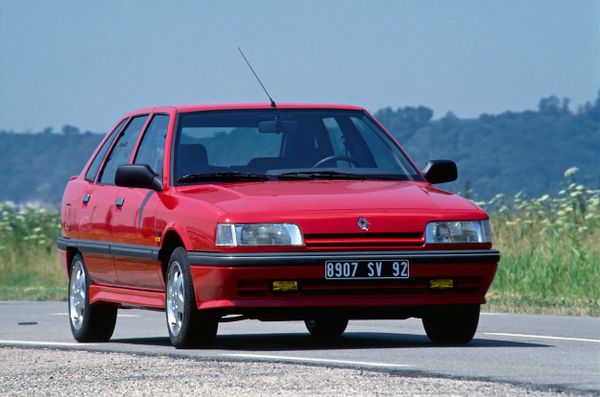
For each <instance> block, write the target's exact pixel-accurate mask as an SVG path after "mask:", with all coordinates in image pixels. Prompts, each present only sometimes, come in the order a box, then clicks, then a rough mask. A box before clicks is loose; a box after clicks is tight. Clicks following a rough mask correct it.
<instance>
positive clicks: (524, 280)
mask: <svg viewBox="0 0 600 397" xmlns="http://www.w3.org/2000/svg"><path fill="white" fill-rule="evenodd" d="M574 172H575V171H574V169H570V170H567V172H565V175H566V181H565V188H564V189H563V190H562V191H561V192H559V194H558V195H557V196H555V197H550V196H548V195H544V196H542V197H539V198H535V199H529V198H526V197H523V196H522V195H520V194H517V195H516V196H514V197H506V196H502V195H498V196H496V197H495V198H494V199H492V200H491V201H489V202H485V203H479V204H480V205H481V206H483V207H484V208H485V209H487V210H488V211H489V212H490V214H491V219H492V233H493V238H494V242H495V247H496V248H498V249H499V250H500V252H501V255H502V259H501V262H500V266H499V269H498V273H497V275H496V279H495V281H494V284H493V285H492V288H491V290H490V291H489V293H488V301H489V304H488V306H487V308H486V310H494V311H512V312H530V313H557V314H575V315H595V316H598V315H600V190H593V189H590V188H588V187H586V186H583V185H581V184H577V183H576V182H575V180H574V179H573V176H574V175H573V174H574ZM59 232H60V230H59V215H58V214H57V213H56V212H49V211H46V210H44V209H40V208H37V207H34V206H24V207H17V206H15V205H13V204H11V203H4V204H0V258H2V259H1V262H0V300H52V299H59V300H60V299H66V294H67V288H66V279H67V278H66V273H65V270H64V269H63V268H62V267H61V265H60V264H59V261H58V257H57V254H56V248H55V241H56V238H57V237H58V235H59Z"/></svg>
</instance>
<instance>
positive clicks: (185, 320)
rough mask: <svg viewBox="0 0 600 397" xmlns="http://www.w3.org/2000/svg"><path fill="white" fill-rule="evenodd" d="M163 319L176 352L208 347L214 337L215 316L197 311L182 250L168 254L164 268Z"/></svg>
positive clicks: (186, 261)
mask: <svg viewBox="0 0 600 397" xmlns="http://www.w3.org/2000/svg"><path fill="white" fill-rule="evenodd" d="M165 299H166V302H165V306H166V318H167V328H168V330H169V339H171V343H172V344H173V346H175V347H176V348H178V349H182V348H190V347H198V346H204V345H209V344H210V343H212V342H213V341H214V339H215V337H216V335H217V328H218V325H219V318H218V316H216V315H214V314H210V313H203V312H202V311H199V310H198V308H197V306H196V295H195V293H194V285H193V283H192V274H191V271H190V265H189V261H188V257H187V252H186V251H185V249H183V248H181V247H178V248H176V249H175V250H174V251H173V253H172V254H171V258H170V259H169V266H168V268H167V293H166V296H165Z"/></svg>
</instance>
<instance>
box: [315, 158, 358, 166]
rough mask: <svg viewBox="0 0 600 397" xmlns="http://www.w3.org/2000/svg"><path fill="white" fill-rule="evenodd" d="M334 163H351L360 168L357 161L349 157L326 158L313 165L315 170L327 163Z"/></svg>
mask: <svg viewBox="0 0 600 397" xmlns="http://www.w3.org/2000/svg"><path fill="white" fill-rule="evenodd" d="M332 161H347V162H349V163H352V164H354V165H355V166H358V164H357V162H356V160H354V159H353V158H352V157H348V156H328V157H325V158H323V159H321V160H319V161H317V162H316V163H315V164H314V165H313V168H319V167H320V166H322V165H323V164H326V163H329V162H332Z"/></svg>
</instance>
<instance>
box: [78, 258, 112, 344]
mask: <svg viewBox="0 0 600 397" xmlns="http://www.w3.org/2000/svg"><path fill="white" fill-rule="evenodd" d="M90 284H91V280H90V278H89V276H88V274H87V271H86V267H85V263H84V261H83V257H82V256H81V255H80V254H77V255H75V256H74V257H73V260H72V261H71V278H70V280H69V323H70V325H71V333H72V334H73V337H74V338H75V340H77V341H78V342H107V341H108V340H109V339H110V337H111V336H112V334H113V331H114V329H115V323H116V322H117V306H114V305H110V304H105V303H94V304H91V303H90Z"/></svg>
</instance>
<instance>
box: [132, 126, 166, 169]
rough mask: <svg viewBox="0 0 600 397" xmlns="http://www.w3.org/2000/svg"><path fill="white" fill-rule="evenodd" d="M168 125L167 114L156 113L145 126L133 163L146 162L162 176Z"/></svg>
mask: <svg viewBox="0 0 600 397" xmlns="http://www.w3.org/2000/svg"><path fill="white" fill-rule="evenodd" d="M168 127H169V116H167V115H165V114H157V115H155V116H154V117H152V121H150V124H149V125H148V128H146V132H145V133H144V137H143V138H142V143H140V147H139V149H138V152H137V154H136V156H135V161H134V163H135V164H148V165H149V166H150V168H152V170H153V171H154V172H156V173H157V174H158V175H160V176H161V178H162V171H163V158H164V156H165V139H166V137H167V128H168Z"/></svg>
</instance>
